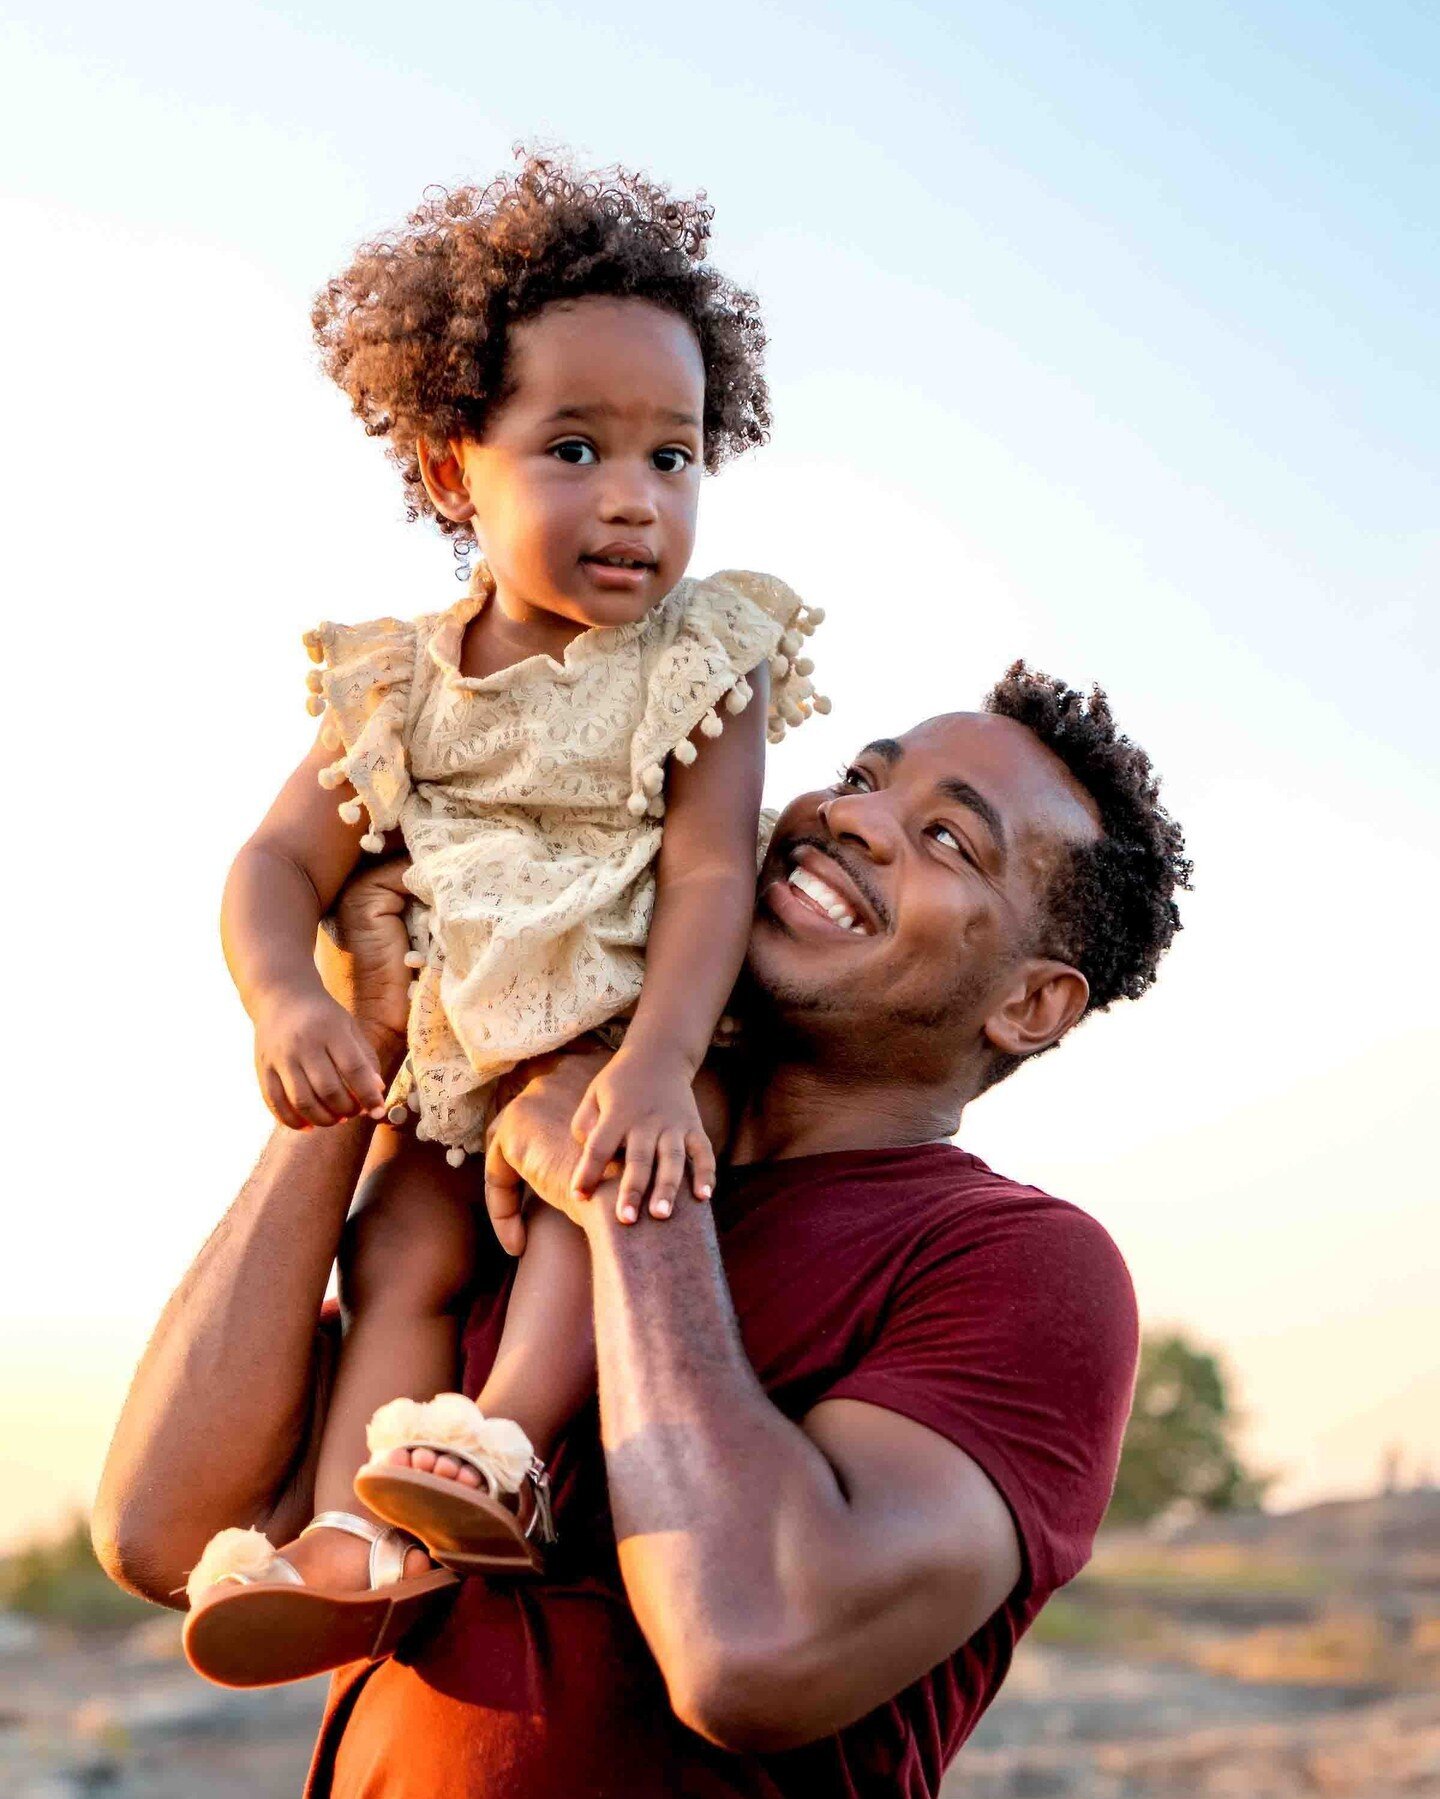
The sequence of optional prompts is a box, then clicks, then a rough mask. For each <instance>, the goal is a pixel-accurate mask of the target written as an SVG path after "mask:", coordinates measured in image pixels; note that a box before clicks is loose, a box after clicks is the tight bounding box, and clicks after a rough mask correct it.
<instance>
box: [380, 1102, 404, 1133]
mask: <svg viewBox="0 0 1440 1799" xmlns="http://www.w3.org/2000/svg"><path fill="white" fill-rule="evenodd" d="M385 1116H386V1117H387V1118H388V1119H389V1120H390V1122H391V1124H393V1125H394V1126H395V1129H396V1130H397V1131H398V1130H399V1129H400V1126H401V1125H402V1124H404V1123H405V1121H406V1119H407V1118H408V1117H409V1116H410V1108H409V1107H408V1106H391V1108H390V1110H389V1111H388V1112H387V1113H386V1114H385Z"/></svg>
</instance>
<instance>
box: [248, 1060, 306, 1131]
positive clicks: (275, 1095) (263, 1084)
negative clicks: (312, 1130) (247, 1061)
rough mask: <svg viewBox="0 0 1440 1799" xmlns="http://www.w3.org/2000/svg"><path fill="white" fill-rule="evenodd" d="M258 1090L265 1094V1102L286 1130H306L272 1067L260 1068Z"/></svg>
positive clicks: (302, 1120) (304, 1123) (303, 1122)
mask: <svg viewBox="0 0 1440 1799" xmlns="http://www.w3.org/2000/svg"><path fill="white" fill-rule="evenodd" d="M260 1091H261V1093H262V1094H263V1095H264V1096H265V1104H266V1105H267V1106H269V1108H270V1110H271V1112H272V1113H273V1114H274V1116H275V1117H276V1118H278V1119H279V1121H280V1123H281V1124H283V1125H284V1126H285V1128H286V1130H287V1131H303V1130H307V1129H308V1128H309V1127H308V1126H307V1124H306V1122H305V1120H304V1119H303V1118H302V1117H301V1116H300V1114H299V1113H298V1112H297V1111H296V1110H295V1108H294V1106H292V1105H291V1104H290V1100H289V1097H288V1096H287V1094H286V1092H285V1084H284V1082H283V1081H282V1080H281V1079H280V1076H279V1075H278V1074H277V1073H276V1072H275V1070H274V1069H273V1068H268V1067H267V1068H262V1069H261V1070H260Z"/></svg>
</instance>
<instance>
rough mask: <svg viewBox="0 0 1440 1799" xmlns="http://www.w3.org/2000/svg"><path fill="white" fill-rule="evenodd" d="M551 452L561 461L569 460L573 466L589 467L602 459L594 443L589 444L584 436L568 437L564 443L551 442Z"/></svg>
mask: <svg viewBox="0 0 1440 1799" xmlns="http://www.w3.org/2000/svg"><path fill="white" fill-rule="evenodd" d="M550 454H551V455H552V456H554V457H556V458H557V459H558V460H559V461H561V462H568V463H569V464H570V466H571V467H572V468H588V467H589V466H590V464H591V463H594V462H598V461H599V460H600V458H599V457H598V456H597V455H596V454H595V446H594V444H587V443H586V442H585V440H584V438H583V437H567V438H566V439H565V441H564V443H558V444H551V446H550Z"/></svg>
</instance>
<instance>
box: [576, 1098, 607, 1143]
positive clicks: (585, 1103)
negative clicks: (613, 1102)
mask: <svg viewBox="0 0 1440 1799" xmlns="http://www.w3.org/2000/svg"><path fill="white" fill-rule="evenodd" d="M599 1122H600V1102H599V1100H598V1099H596V1097H595V1090H594V1088H593V1087H587V1088H586V1089H585V1097H584V1099H582V1100H581V1101H580V1104H579V1105H578V1106H576V1108H575V1116H574V1117H573V1118H572V1119H571V1120H570V1135H571V1136H572V1137H573V1138H574V1139H575V1141H576V1142H577V1143H583V1142H584V1141H585V1139H586V1138H587V1137H588V1136H589V1135H590V1133H591V1131H593V1130H594V1129H595V1126H596V1125H597V1124H599Z"/></svg>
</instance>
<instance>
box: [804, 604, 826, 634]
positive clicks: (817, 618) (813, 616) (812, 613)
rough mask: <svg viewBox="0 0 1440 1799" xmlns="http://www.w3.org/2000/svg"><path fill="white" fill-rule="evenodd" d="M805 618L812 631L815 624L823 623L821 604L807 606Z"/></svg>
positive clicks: (823, 612) (823, 609) (823, 614)
mask: <svg viewBox="0 0 1440 1799" xmlns="http://www.w3.org/2000/svg"><path fill="white" fill-rule="evenodd" d="M805 620H806V623H807V624H808V625H809V626H810V630H811V631H813V630H814V629H815V627H816V625H823V624H824V623H825V608H824V607H823V606H807V607H806V608H805ZM806 635H807V636H808V635H809V632H807V633H806Z"/></svg>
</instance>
